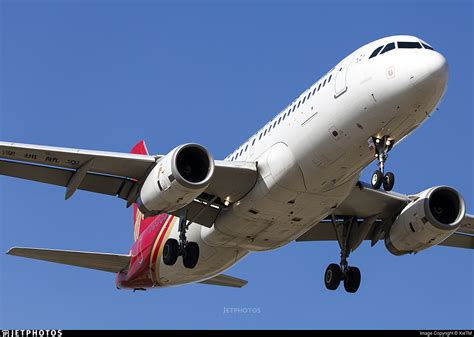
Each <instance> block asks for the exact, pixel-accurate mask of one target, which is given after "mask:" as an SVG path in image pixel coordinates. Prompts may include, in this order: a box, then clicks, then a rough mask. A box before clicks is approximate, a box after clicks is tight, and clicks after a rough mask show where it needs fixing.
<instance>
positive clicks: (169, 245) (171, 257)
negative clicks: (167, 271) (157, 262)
mask: <svg viewBox="0 0 474 337" xmlns="http://www.w3.org/2000/svg"><path fill="white" fill-rule="evenodd" d="M178 256H179V243H178V241H177V240H175V239H168V240H167V241H166V243H165V246H164V247H163V262H164V263H165V264H166V265H168V266H172V265H174V264H175V263H176V260H177V259H178Z"/></svg>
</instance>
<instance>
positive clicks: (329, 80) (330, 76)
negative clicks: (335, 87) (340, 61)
mask: <svg viewBox="0 0 474 337" xmlns="http://www.w3.org/2000/svg"><path fill="white" fill-rule="evenodd" d="M331 78H332V74H331V75H329V79H328V83H329V82H331Z"/></svg>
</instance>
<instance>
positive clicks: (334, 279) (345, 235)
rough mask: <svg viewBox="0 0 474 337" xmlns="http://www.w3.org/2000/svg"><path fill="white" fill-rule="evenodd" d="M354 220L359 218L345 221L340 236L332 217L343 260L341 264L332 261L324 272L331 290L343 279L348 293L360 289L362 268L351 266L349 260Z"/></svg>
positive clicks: (325, 279)
mask: <svg viewBox="0 0 474 337" xmlns="http://www.w3.org/2000/svg"><path fill="white" fill-rule="evenodd" d="M354 221H357V220H355V219H353V218H351V219H348V220H347V221H345V222H344V224H343V225H344V227H343V231H342V236H340V235H339V234H338V231H337V229H336V221H335V219H334V217H333V219H332V222H333V226H334V230H335V231H336V236H337V240H338V242H339V247H340V248H341V261H340V262H339V264H335V263H331V264H330V265H329V266H328V267H327V269H326V272H325V273H324V284H325V285H326V288H327V289H329V290H336V289H337V288H338V287H339V284H340V283H341V281H343V282H344V289H345V290H346V291H347V292H348V293H355V292H356V291H357V290H358V289H359V286H360V279H361V277H360V270H359V268H357V267H351V266H349V264H348V262H347V259H348V258H349V254H350V252H351V247H350V241H349V239H350V233H351V229H352V225H353V224H354Z"/></svg>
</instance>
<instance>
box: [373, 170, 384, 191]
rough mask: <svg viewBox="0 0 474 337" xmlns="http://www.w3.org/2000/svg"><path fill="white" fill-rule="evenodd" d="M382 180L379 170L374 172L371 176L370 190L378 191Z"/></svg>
mask: <svg viewBox="0 0 474 337" xmlns="http://www.w3.org/2000/svg"><path fill="white" fill-rule="evenodd" d="M383 181H384V179H383V174H382V172H381V171H380V170H377V171H374V173H373V174H372V179H371V181H370V182H371V184H372V188H373V189H375V190H378V189H379V188H380V186H382V183H383Z"/></svg>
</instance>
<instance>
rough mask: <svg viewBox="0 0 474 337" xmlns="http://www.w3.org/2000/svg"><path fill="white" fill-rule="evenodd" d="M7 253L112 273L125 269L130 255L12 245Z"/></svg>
mask: <svg viewBox="0 0 474 337" xmlns="http://www.w3.org/2000/svg"><path fill="white" fill-rule="evenodd" d="M7 254H8V255H14V256H21V257H26V258H29V259H35V260H43V261H49V262H55V263H61V264H67V265H70V266H76V267H82V268H89V269H97V270H102V271H108V272H112V273H118V272H121V271H123V270H126V269H128V266H129V264H130V256H129V255H122V254H107V253H91V252H79V251H72V250H54V249H41V248H22V247H13V248H11V249H10V250H9V251H8V252H7Z"/></svg>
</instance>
